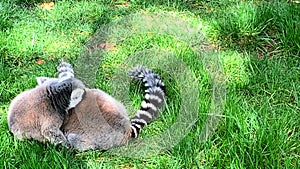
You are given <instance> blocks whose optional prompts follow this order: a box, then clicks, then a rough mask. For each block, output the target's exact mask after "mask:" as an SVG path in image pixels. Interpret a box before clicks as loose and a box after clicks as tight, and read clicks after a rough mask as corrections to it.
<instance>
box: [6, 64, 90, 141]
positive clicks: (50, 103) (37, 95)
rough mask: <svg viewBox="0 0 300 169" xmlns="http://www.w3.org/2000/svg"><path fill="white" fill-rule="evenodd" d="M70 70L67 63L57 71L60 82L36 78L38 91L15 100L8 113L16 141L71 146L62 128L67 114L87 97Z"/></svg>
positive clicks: (32, 90) (28, 91) (10, 126)
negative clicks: (48, 142)
mask: <svg viewBox="0 0 300 169" xmlns="http://www.w3.org/2000/svg"><path fill="white" fill-rule="evenodd" d="M69 66H71V65H68V64H67V63H64V64H61V65H60V66H59V67H58V72H59V74H60V77H61V78H60V79H57V78H47V77H38V78H36V79H37V82H38V85H37V86H36V87H35V88H33V89H30V90H27V91H24V92H22V93H20V94H19V95H17V96H16V97H15V98H14V99H13V100H12V102H11V104H10V107H9V110H8V118H7V119H8V127H9V130H10V131H11V132H12V133H13V134H14V135H15V136H16V137H17V138H19V139H23V138H24V137H25V138H28V139H34V140H39V141H42V142H45V141H50V142H52V143H54V144H60V143H61V144H63V145H65V146H68V144H67V143H68V142H67V140H66V138H65V136H64V134H63V133H62V131H61V130H60V128H61V126H62V124H63V122H64V119H65V117H66V116H67V112H68V110H69V109H71V108H73V107H75V106H76V105H77V104H78V103H79V102H80V101H81V99H82V96H83V95H84V93H85V92H84V88H85V87H84V85H83V83H82V82H81V81H80V80H78V79H75V78H74V77H69V76H70V75H71V73H72V71H73V69H72V67H71V69H70V67H69ZM68 67H69V68H68ZM67 68H68V69H67ZM65 76H66V77H67V76H68V78H64V77H65Z"/></svg>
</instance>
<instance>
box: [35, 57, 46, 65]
mask: <svg viewBox="0 0 300 169" xmlns="http://www.w3.org/2000/svg"><path fill="white" fill-rule="evenodd" d="M43 63H45V60H44V59H41V58H39V59H38V60H37V61H36V64H38V65H41V64H43Z"/></svg>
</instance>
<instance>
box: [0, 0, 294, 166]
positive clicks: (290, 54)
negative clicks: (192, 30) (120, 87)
mask: <svg viewBox="0 0 300 169" xmlns="http://www.w3.org/2000/svg"><path fill="white" fill-rule="evenodd" d="M297 2H298V1H279V0H278V1H274V2H273V1H260V0H253V1H238V0H223V1H215V0H212V1H196V0H189V1H163V0H160V1H155V2H152V1H147V2H146V1H140V0H135V1H96V0H86V1H76V0H73V1H72V0H64V1H56V2H55V3H54V8H53V9H51V7H50V8H49V9H50V10H45V9H43V8H41V7H40V6H39V4H40V3H41V1H38V0H27V1H20V0H9V1H4V0H1V1H0V11H1V12H0V30H1V31H0V56H1V58H0V71H1V73H0V79H1V81H0V99H1V103H0V123H1V125H0V142H1V146H0V168H99V167H103V168H299V167H300V142H299V140H300V133H299V129H300V119H299V112H300V100H299V96H300V94H299V93H300V62H299V61H300V58H299V56H300V54H299V51H300V24H299V23H300V5H299V3H297ZM44 8H45V7H44ZM134 13H138V14H141V15H142V14H145V13H158V14H168V13H171V15H174V16H176V17H179V18H181V19H182V20H183V21H185V22H192V23H195V24H198V25H201V30H202V31H203V33H204V35H205V36H206V37H207V39H208V41H209V42H210V45H209V48H210V49H213V50H217V51H218V52H220V53H219V57H220V61H221V65H222V67H223V70H224V75H225V80H226V84H227V90H226V102H225V109H224V112H223V115H222V118H221V121H220V123H219V125H218V128H217V129H216V131H215V132H214V133H213V135H212V136H211V137H210V138H209V139H208V140H207V141H205V142H200V141H199V136H200V135H201V131H202V127H203V124H204V122H205V117H206V114H207V112H208V111H209V108H210V105H211V99H212V96H211V95H212V94H211V93H212V85H211V82H212V81H211V79H210V78H209V74H208V72H207V71H206V70H207V69H206V68H205V65H204V64H202V62H201V57H200V58H199V55H197V53H196V52H195V51H194V50H193V49H194V48H193V47H191V46H189V43H188V42H189V41H184V40H181V39H180V38H179V39H178V38H177V37H176V36H175V35H174V36H173V35H172V32H171V33H166V34H155V32H154V33H153V32H152V33H149V32H147V31H144V32H143V31H140V32H138V33H136V32H134V31H136V29H132V30H131V32H130V31H129V33H130V34H129V36H125V35H126V32H123V34H122V36H121V35H120V37H121V39H119V40H118V41H117V42H116V43H115V44H107V48H108V52H107V53H106V54H105V55H104V56H103V58H102V60H101V62H99V65H98V66H99V70H98V72H97V79H96V82H97V83H96V86H97V87H98V88H102V89H104V90H106V91H108V92H112V93H113V91H112V85H111V84H110V83H109V82H108V80H110V79H111V78H112V74H113V73H114V72H115V70H116V69H117V68H118V66H120V65H121V62H122V61H123V60H125V59H127V58H130V57H133V56H134V54H135V53H136V52H138V51H147V50H149V49H155V51H158V50H163V51H164V52H165V51H167V52H170V53H173V54H174V55H176V56H177V57H178V58H179V59H180V60H182V61H184V63H185V64H186V65H187V67H188V68H189V69H190V70H191V71H192V72H193V73H192V74H193V75H194V79H195V81H193V83H196V84H197V86H198V88H197V89H193V88H192V89H193V90H195V92H199V98H198V102H196V103H195V104H193V105H194V106H195V107H196V108H197V107H198V108H199V110H198V115H199V116H198V119H194V120H196V122H195V124H194V125H193V126H192V128H191V130H190V131H189V132H188V133H187V135H186V136H185V137H184V138H183V139H182V140H181V141H180V142H179V143H178V144H176V145H175V146H174V147H172V148H168V149H167V150H164V151H162V152H160V153H159V154H157V155H152V156H149V157H145V158H144V157H143V158H130V157H124V156H120V155H112V154H111V153H110V152H99V151H88V152H84V153H79V152H75V151H69V150H67V149H65V148H62V147H59V146H58V147H55V146H53V145H49V144H41V143H38V142H34V141H23V142H20V141H18V140H15V139H14V138H13V136H12V135H11V134H10V133H9V131H8V127H7V120H6V115H7V109H8V106H9V103H10V101H11V100H12V99H13V98H14V97H15V96H16V95H17V94H18V93H20V92H22V91H24V90H25V89H28V88H32V87H34V86H35V85H36V82H35V77H37V76H55V75H56V72H55V68H56V65H57V63H58V61H59V59H61V58H62V57H63V58H65V59H68V60H69V61H71V62H72V63H74V64H80V63H78V60H80V52H81V51H82V50H84V47H83V46H84V44H85V43H86V42H88V40H89V38H90V37H92V36H93V34H94V33H95V32H96V31H97V29H98V28H99V27H101V25H102V24H109V23H111V22H113V21H115V20H118V19H119V20H120V19H122V18H124V17H126V16H127V15H130V14H134ZM141 23H143V22H141ZM161 24H163V22H161ZM134 28H138V29H140V28H143V29H144V30H146V28H147V25H139V24H136V25H135V27H134ZM170 30H171V31H176V30H184V29H182V28H180V27H175V29H174V27H172V26H170ZM184 31H186V30H184ZM120 34H121V33H120ZM178 34H180V32H179V33H177V35H178ZM178 36H179V35H178ZM109 45H111V46H110V47H109ZM164 52H162V53H160V54H163V53H164ZM146 54H149V56H151V57H152V55H153V52H151V51H150V52H149V51H148V52H146ZM208 70H209V69H208ZM157 71H159V72H161V73H162V76H163V78H164V79H165V81H166V84H167V88H168V93H167V95H168V109H167V110H166V111H165V112H164V113H163V114H162V116H160V117H159V119H158V120H157V121H156V122H154V123H153V124H151V125H149V126H148V127H147V128H146V129H145V130H144V131H143V133H142V137H145V138H147V137H150V136H154V135H156V134H157V133H161V132H163V131H164V130H166V129H168V127H170V126H172V124H173V123H174V121H175V120H176V118H177V117H179V116H180V114H179V108H180V103H181V102H180V101H181V100H182V99H183V95H180V94H179V92H178V91H179V90H180V89H185V88H188V90H189V89H191V86H190V84H189V83H190V82H189V81H187V82H186V83H184V82H182V81H184V80H180V79H176V77H173V78H172V77H169V76H168V72H167V73H164V70H161V69H160V70H157ZM187 79H188V78H187ZM192 89H191V90H192ZM188 90H187V91H188ZM133 91H136V90H133ZM184 91H185V90H184ZM133 93H134V92H133ZM132 97H134V98H133V101H134V107H135V108H138V105H139V103H136V102H138V100H139V99H138V98H136V97H135V96H132ZM174 135H175V134H174ZM160 141H161V140H160Z"/></svg>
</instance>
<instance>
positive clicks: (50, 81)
mask: <svg viewBox="0 0 300 169" xmlns="http://www.w3.org/2000/svg"><path fill="white" fill-rule="evenodd" d="M36 80H37V83H38V85H37V86H45V87H46V88H47V89H51V90H52V92H55V93H58V94H60V95H65V96H68V98H69V97H70V99H69V101H70V103H69V106H68V108H67V109H68V110H69V109H71V108H74V107H75V106H76V105H77V104H79V103H80V101H81V100H82V99H83V97H84V95H85V86H84V84H83V83H82V81H80V80H79V79H76V78H73V77H71V78H62V79H61V78H49V77H37V78H36Z"/></svg>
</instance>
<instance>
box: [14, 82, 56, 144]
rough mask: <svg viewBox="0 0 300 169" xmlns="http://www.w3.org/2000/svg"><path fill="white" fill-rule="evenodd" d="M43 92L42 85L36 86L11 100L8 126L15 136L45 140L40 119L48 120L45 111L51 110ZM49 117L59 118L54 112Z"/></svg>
mask: <svg viewBox="0 0 300 169" xmlns="http://www.w3.org/2000/svg"><path fill="white" fill-rule="evenodd" d="M45 93H46V92H45V88H44V87H43V86H41V87H37V88H34V89H30V90H28V91H25V92H23V93H21V94H20V95H18V96H17V97H16V98H15V99H14V100H13V101H12V102H11V105H10V108H9V112H8V126H9V129H10V131H11V132H12V133H13V134H14V135H15V136H16V137H17V138H19V139H23V138H24V137H26V138H29V139H31V138H34V139H37V140H39V141H45V138H44V137H43V136H42V134H41V130H40V128H41V123H40V121H48V120H50V117H47V111H52V110H51V107H50V105H49V104H48V103H49V100H47V98H45V95H44V94H45ZM38 116H39V117H38ZM51 118H52V119H54V120H55V119H56V118H57V119H59V117H57V116H56V115H55V114H54V115H53V116H52V117H51ZM57 121H59V120H57Z"/></svg>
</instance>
